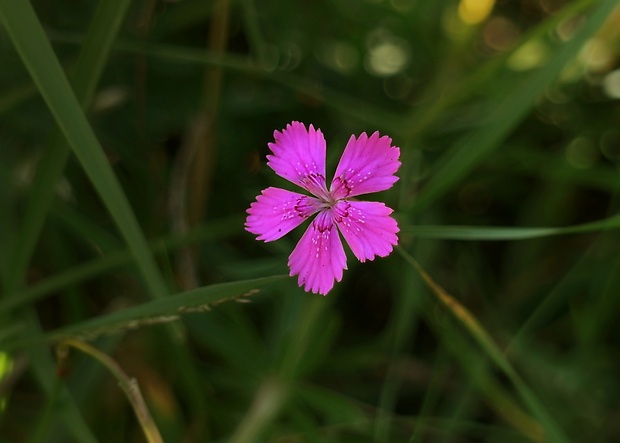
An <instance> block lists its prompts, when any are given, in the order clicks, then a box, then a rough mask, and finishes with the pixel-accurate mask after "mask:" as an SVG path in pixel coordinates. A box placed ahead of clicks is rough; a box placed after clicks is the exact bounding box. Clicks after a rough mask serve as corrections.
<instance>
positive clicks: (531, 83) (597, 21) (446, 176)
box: [415, 0, 618, 208]
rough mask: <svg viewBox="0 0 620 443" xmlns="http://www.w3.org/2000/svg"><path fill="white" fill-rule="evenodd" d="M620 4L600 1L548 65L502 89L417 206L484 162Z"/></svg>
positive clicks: (614, 0)
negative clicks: (482, 120) (492, 104)
mask: <svg viewBox="0 0 620 443" xmlns="http://www.w3.org/2000/svg"><path fill="white" fill-rule="evenodd" d="M617 5H618V1H617V0H604V1H602V2H600V3H599V4H598V6H597V7H596V9H595V10H594V11H593V12H592V13H591V14H590V16H589V17H588V18H587V20H586V22H585V23H584V24H583V26H582V27H581V28H580V29H579V31H578V32H577V33H576V35H575V36H574V37H573V38H572V39H571V40H570V41H568V42H567V43H565V44H564V45H563V46H561V47H559V48H558V49H557V50H556V51H555V53H554V54H553V55H552V56H551V57H550V58H549V60H548V63H547V65H546V66H544V67H543V68H541V69H540V70H538V71H536V72H534V73H532V74H531V75H530V76H529V77H527V78H525V79H524V81H522V82H521V83H520V84H516V85H515V84H509V85H506V91H505V92H506V94H505V95H504V94H501V93H499V92H498V94H497V96H498V97H505V98H503V99H499V100H498V102H497V103H496V104H495V105H494V106H492V107H491V108H490V109H489V113H488V115H489V116H490V117H488V118H487V119H486V121H484V122H482V123H481V125H480V129H479V130H477V131H474V132H473V133H472V134H470V135H466V136H465V137H463V138H462V139H460V140H459V141H457V142H456V144H455V145H454V146H453V147H452V148H450V150H449V151H448V152H447V153H446V154H445V156H444V158H445V161H443V162H442V163H441V164H440V165H439V166H438V167H437V168H436V170H435V171H434V172H433V174H432V176H431V179H430V180H429V182H428V183H427V185H426V187H425V188H424V189H423V190H422V191H421V193H420V197H419V198H418V200H417V201H416V203H415V207H417V208H420V207H423V206H424V205H427V204H429V203H430V202H432V201H434V200H436V199H437V198H439V197H441V196H442V195H443V194H444V193H446V192H447V191H448V190H450V189H451V188H452V187H453V186H454V185H456V184H457V183H458V182H459V181H460V180H461V179H462V178H463V177H465V176H466V175H467V174H468V173H469V172H470V171H472V170H473V169H474V168H475V167H476V166H478V165H479V164H480V163H481V162H482V161H484V160H485V159H486V157H487V156H488V155H489V154H490V153H491V152H492V151H493V150H494V149H496V148H497V147H498V146H499V145H500V143H501V142H502V141H503V140H504V139H505V138H506V137H507V136H508V134H509V133H510V131H511V130H512V129H514V128H515V126H516V125H517V124H518V123H519V122H520V121H521V120H522V119H523V118H524V117H525V116H526V115H527V113H528V112H529V111H530V109H531V108H532V106H533V105H534V102H535V100H536V98H537V97H539V96H540V95H541V94H542V93H543V92H544V91H545V89H546V88H547V87H548V86H549V85H550V84H551V83H552V82H553V81H554V79H555V78H556V77H557V76H558V75H559V74H560V72H561V71H562V70H563V69H564V67H565V66H566V65H567V64H568V62H570V61H571V59H572V58H573V57H574V56H575V55H576V54H577V52H578V51H579V49H580V48H581V47H582V46H583V44H584V43H585V42H586V41H587V40H588V39H589V38H590V37H591V36H592V35H593V34H594V33H595V32H596V31H597V30H598V29H599V28H600V27H601V25H602V24H603V23H604V22H605V20H606V19H607V18H608V17H609V15H610V14H611V12H612V11H613V9H614V8H615V7H616V6H617Z"/></svg>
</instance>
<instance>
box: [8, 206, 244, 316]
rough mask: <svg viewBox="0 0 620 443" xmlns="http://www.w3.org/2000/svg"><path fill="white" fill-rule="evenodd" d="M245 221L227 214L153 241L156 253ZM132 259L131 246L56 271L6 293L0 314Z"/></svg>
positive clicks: (205, 238) (217, 234) (222, 232)
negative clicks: (61, 270)
mask: <svg viewBox="0 0 620 443" xmlns="http://www.w3.org/2000/svg"><path fill="white" fill-rule="evenodd" d="M242 224H243V221H242V219H240V218H239V217H236V216H235V217H231V218H225V219H223V220H218V221H215V222H212V223H209V224H207V225H204V226H201V227H198V228H195V229H193V230H191V231H189V232H188V233H187V234H186V235H184V236H183V237H178V236H167V237H163V238H158V239H155V240H153V241H151V242H150V244H151V250H152V251H153V253H154V254H163V253H166V252H168V251H170V250H174V249H176V248H179V247H182V246H185V245H189V244H197V243H200V242H205V241H209V240H212V239H215V238H217V239H220V240H221V239H222V238H227V237H229V236H230V235H231V234H233V233H236V232H237V229H238V228H237V227H238V226H241V225H242ZM132 263H133V259H132V256H131V252H130V251H128V250H120V251H112V252H109V253H107V254H106V255H105V256H103V257H98V258H95V259H93V260H91V261H88V262H84V263H81V264H79V265H76V266H73V267H71V268H70V269H68V270H67V271H65V272H60V273H57V274H55V275H53V276H51V277H49V278H47V279H45V280H42V281H41V282H39V283H37V284H34V285H31V286H29V287H27V288H23V289H20V290H19V291H18V292H17V293H14V294H11V293H9V294H7V296H6V297H4V298H2V299H0V314H1V313H3V312H5V311H8V310H11V309H15V308H18V307H20V306H24V305H26V304H28V303H32V302H34V301H37V300H40V299H42V298H44V297H46V296H48V295H50V294H52V293H54V292H56V291H60V290H62V289H63V288H66V287H68V286H72V285H77V284H79V283H81V282H83V281H86V280H88V279H91V278H94V277H97V276H101V275H103V274H105V273H106V272H110V271H112V270H114V269H118V268H121V267H127V266H130V265H131V264H132Z"/></svg>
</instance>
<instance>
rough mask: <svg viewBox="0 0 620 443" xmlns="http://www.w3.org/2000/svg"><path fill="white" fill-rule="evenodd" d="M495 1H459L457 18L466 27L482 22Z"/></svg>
mask: <svg viewBox="0 0 620 443" xmlns="http://www.w3.org/2000/svg"><path fill="white" fill-rule="evenodd" d="M494 5H495V0H461V3H459V17H460V19H461V20H462V21H463V22H464V23H467V24H468V25H477V24H478V23H481V22H483V21H484V20H485V19H486V18H487V17H488V16H489V14H490V13H491V11H492V10H493V6H494Z"/></svg>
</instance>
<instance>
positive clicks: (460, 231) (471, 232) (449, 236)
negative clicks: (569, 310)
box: [402, 215, 620, 241]
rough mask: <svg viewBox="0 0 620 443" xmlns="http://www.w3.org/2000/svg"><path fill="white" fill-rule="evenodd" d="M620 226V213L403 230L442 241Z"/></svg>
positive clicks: (518, 237) (533, 235)
mask: <svg viewBox="0 0 620 443" xmlns="http://www.w3.org/2000/svg"><path fill="white" fill-rule="evenodd" d="M618 228H620V215H614V216H612V217H608V218H605V219H602V220H597V221H594V222H590V223H584V224H581V225H574V226H566V227H555V228H554V227H549V228H535V227H532V228H512V227H495V226H423V225H421V226H403V227H402V232H403V233H406V234H411V235H414V236H416V237H420V238H434V239H441V240H487V241H493V240H494V241H498V240H526V239H530V238H540V237H549V236H552V235H566V234H577V233H586V232H598V231H604V230H607V229H618Z"/></svg>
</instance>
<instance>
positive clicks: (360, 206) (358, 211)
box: [332, 200, 399, 262]
mask: <svg viewBox="0 0 620 443" xmlns="http://www.w3.org/2000/svg"><path fill="white" fill-rule="evenodd" d="M332 211H333V217H334V221H335V222H336V224H337V225H338V229H339V230H340V232H341V233H342V235H343V236H344V239H345V240H346V241H347V243H348V244H349V246H350V247H351V251H353V254H355V256H356V257H357V258H358V259H359V261H361V262H364V261H366V260H373V259H374V258H375V256H377V255H378V256H379V257H385V256H387V255H389V254H390V253H391V252H392V249H393V246H395V245H396V244H397V243H398V236H397V235H396V233H397V232H398V231H399V229H398V224H397V223H396V220H394V219H393V218H392V217H390V214H391V213H392V209H391V208H389V207H387V206H385V205H384V204H383V203H378V202H361V201H346V200H345V201H339V202H338V203H336V205H335V206H334V208H333V210H332Z"/></svg>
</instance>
